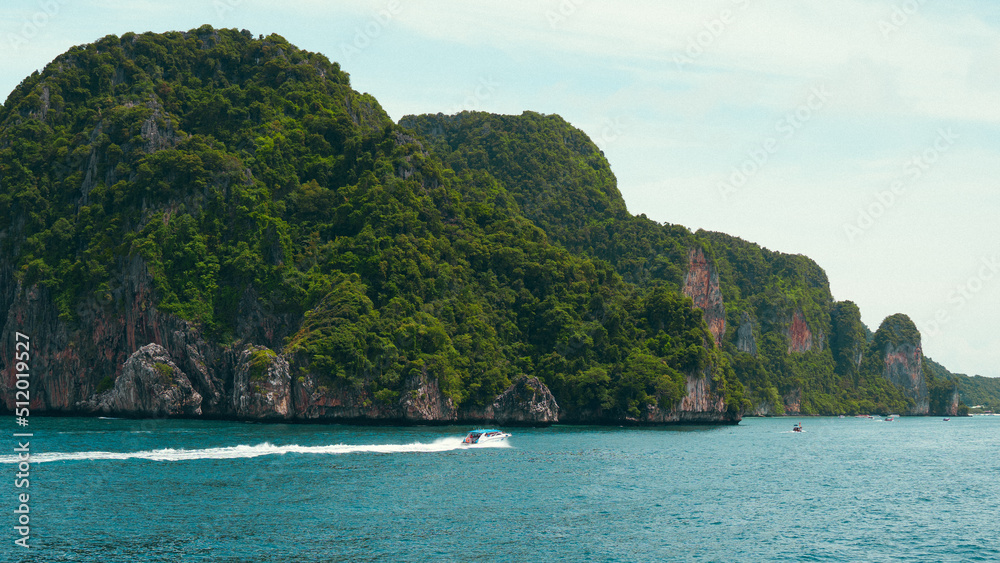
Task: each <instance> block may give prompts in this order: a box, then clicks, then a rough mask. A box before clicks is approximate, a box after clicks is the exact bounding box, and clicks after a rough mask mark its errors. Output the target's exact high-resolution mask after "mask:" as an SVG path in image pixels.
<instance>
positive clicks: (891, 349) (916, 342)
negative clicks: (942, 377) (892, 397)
mask: <svg viewBox="0 0 1000 563" xmlns="http://www.w3.org/2000/svg"><path fill="white" fill-rule="evenodd" d="M868 354H869V356H870V357H871V360H870V361H871V362H873V365H874V366H876V367H881V371H882V377H884V378H885V379H887V380H888V381H889V382H890V383H892V384H893V385H896V386H898V387H901V388H902V389H903V392H904V393H905V394H906V396H907V397H908V398H909V399H911V400H912V401H913V406H912V407H911V408H910V411H909V412H908V413H906V414H913V415H925V414H928V413H929V412H930V393H929V391H928V388H927V380H926V379H925V378H924V370H923V364H922V362H923V357H924V355H923V351H922V349H921V345H920V332H919V331H918V330H917V327H916V325H915V324H913V321H912V320H910V317H908V316H906V315H903V314H897V315H892V316H889V317H886V318H885V320H883V321H882V324H881V326H879V328H878V330H877V331H876V332H875V336H874V338H872V343H871V346H870V348H869V353H868Z"/></svg>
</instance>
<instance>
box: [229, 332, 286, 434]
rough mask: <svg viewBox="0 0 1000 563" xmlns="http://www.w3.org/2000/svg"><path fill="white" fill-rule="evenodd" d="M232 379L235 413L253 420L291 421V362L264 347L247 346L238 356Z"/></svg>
mask: <svg viewBox="0 0 1000 563" xmlns="http://www.w3.org/2000/svg"><path fill="white" fill-rule="evenodd" d="M234 363H235V370H234V373H233V380H232V396H231V402H230V404H231V405H232V413H233V414H234V415H235V416H236V417H237V418H245V419H251V420H268V419H289V418H292V417H293V416H294V415H295V411H294V409H293V406H292V377H291V374H290V373H289V369H288V360H286V359H285V358H284V357H283V356H279V355H278V354H275V353H274V352H273V351H271V350H270V349H269V348H266V347H264V346H247V347H246V348H243V349H242V350H240V351H239V352H238V353H236V359H235V362H234Z"/></svg>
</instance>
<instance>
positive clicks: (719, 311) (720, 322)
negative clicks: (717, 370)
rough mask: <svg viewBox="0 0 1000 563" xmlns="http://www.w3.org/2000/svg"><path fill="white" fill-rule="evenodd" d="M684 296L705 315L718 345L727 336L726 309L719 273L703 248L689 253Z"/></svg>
mask: <svg viewBox="0 0 1000 563" xmlns="http://www.w3.org/2000/svg"><path fill="white" fill-rule="evenodd" d="M682 291H683V293H684V295H686V296H688V297H690V298H691V299H692V300H693V301H694V306H695V307H697V308H699V309H701V310H702V312H704V314H705V323H706V324H708V330H709V331H710V332H711V333H712V337H713V338H714V339H715V343H716V345H719V344H721V343H722V337H723V335H725V334H726V307H725V305H723V303H722V289H721V288H720V287H719V273H718V272H717V271H716V269H715V267H714V266H713V265H712V263H711V262H709V261H708V258H706V257H705V252H704V251H703V250H702V249H701V248H692V249H691V250H689V251H688V270H687V274H685V276H684V287H683V289H682Z"/></svg>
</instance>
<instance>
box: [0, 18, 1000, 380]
mask: <svg viewBox="0 0 1000 563" xmlns="http://www.w3.org/2000/svg"><path fill="white" fill-rule="evenodd" d="M206 23H207V24H211V25H213V26H215V27H232V28H240V29H248V30H250V31H251V32H253V33H254V34H263V35H268V34H270V33H277V34H279V35H281V36H283V37H285V38H286V39H287V40H289V41H290V42H291V43H293V44H295V45H297V46H298V47H300V48H303V49H307V50H310V51H316V52H320V53H323V54H325V55H326V56H327V57H329V58H330V59H331V60H334V61H337V62H339V63H340V64H341V66H342V68H343V69H344V70H345V71H347V72H348V73H349V74H350V75H351V82H352V85H353V87H354V88H355V89H356V90H359V91H362V92H368V93H370V94H372V95H374V96H375V97H376V98H377V99H378V100H379V101H380V103H381V104H382V106H383V107H384V109H385V110H386V111H387V112H388V113H389V115H390V116H391V117H392V118H393V119H395V120H397V121H398V120H399V119H400V118H401V117H403V116H404V115H408V114H420V113H438V112H442V113H456V112H459V111H462V110H478V111H489V112H493V113H505V114H520V113H521V112H522V111H525V110H531V111H537V112H541V113H550V114H551V113H555V114H559V115H561V116H563V117H564V118H565V119H566V120H567V121H569V122H570V123H572V124H573V125H575V126H576V127H578V128H580V129H582V130H583V131H585V132H586V133H587V134H589V135H590V137H591V138H592V139H593V140H594V142H596V143H597V144H598V146H600V147H601V149H602V150H603V151H604V152H605V155H606V156H607V158H608V160H609V162H610V163H611V167H612V170H613V171H614V173H615V175H616V176H617V178H618V187H619V190H620V191H621V193H622V195H623V196H624V198H625V201H626V203H627V205H628V208H629V210H630V211H631V212H632V213H634V214H640V213H643V214H645V215H646V216H648V217H649V218H651V219H654V220H657V221H660V222H667V223H676V224H681V225H684V226H687V227H689V228H690V229H692V230H697V229H707V230H713V231H722V232H725V233H729V234H731V235H734V236H738V237H740V238H743V239H745V240H749V241H752V242H755V243H758V244H760V245H762V246H764V247H766V248H768V249H770V250H776V251H781V252H787V253H791V254H805V255H807V256H809V257H810V258H812V259H814V260H815V261H816V262H817V263H819V265H820V266H822V267H823V268H824V269H825V270H826V273H827V275H828V277H829V279H830V285H831V289H832V291H833V296H834V298H835V299H837V300H851V301H854V302H855V303H857V304H858V306H859V307H860V308H861V313H862V320H863V321H864V322H865V324H867V325H868V326H869V327H870V328H871V329H872V330H875V329H877V328H878V326H879V324H880V323H881V322H882V320H883V319H884V318H885V317H886V316H888V315H891V314H894V313H906V314H908V315H910V317H911V318H912V319H913V320H914V321H915V322H916V323H917V326H918V328H920V330H921V333H922V335H923V349H924V353H925V355H927V356H929V357H931V358H933V359H935V360H936V361H938V362H941V363H942V364H944V365H945V366H946V367H948V368H949V369H950V370H952V371H954V372H958V373H966V374H969V375H974V374H980V375H985V376H991V377H997V376H1000V331H998V330H997V328H998V322H1000V220H998V214H1000V190H998V189H997V183H998V182H997V178H1000V3H998V2H994V1H991V0H978V1H973V0H951V1H949V2H943V1H938V0H894V1H881V0H769V1H767V2H764V1H762V0H675V1H667V2H664V1H654V0H635V1H616V2H610V1H605V2H601V1H597V0H530V1H529V0H506V1H504V2H490V1H486V0H461V1H459V0H438V1H435V2H408V1H406V0H377V1H363V0H345V1H340V2H336V1H320V0H302V1H298V2H295V1H289V2H282V3H277V2H272V1H265V0H157V1H155V2H154V1H149V0H130V1H124V0H5V1H4V3H3V5H2V6H0V98H4V99H5V98H6V96H7V94H8V93H9V92H10V91H11V90H12V89H13V88H14V87H15V86H16V85H17V84H18V83H19V82H20V81H21V80H22V79H24V78H25V77H26V76H28V75H29V74H31V73H32V72H34V71H35V70H41V69H42V68H43V67H44V66H45V65H46V64H47V63H48V62H49V61H51V60H52V59H53V58H55V57H56V56H57V55H59V54H60V53H63V52H65V51H66V50H67V49H68V48H69V47H71V46H73V45H78V44H84V43H90V42H93V41H95V40H96V39H98V38H100V37H103V36H105V35H109V34H115V35H120V34H123V33H126V32H129V31H134V32H144V31H154V32H163V31H170V30H189V29H194V28H197V27H199V26H201V25H203V24H206Z"/></svg>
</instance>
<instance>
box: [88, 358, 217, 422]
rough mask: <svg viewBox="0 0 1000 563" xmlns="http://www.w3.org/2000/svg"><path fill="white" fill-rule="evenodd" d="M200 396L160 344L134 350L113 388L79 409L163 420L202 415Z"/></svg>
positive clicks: (96, 396) (99, 394)
mask: <svg viewBox="0 0 1000 563" xmlns="http://www.w3.org/2000/svg"><path fill="white" fill-rule="evenodd" d="M201 399H202V398H201V394H199V393H198V392H197V391H195V390H194V387H193V386H192V385H191V381H190V380H189V379H188V377H187V375H186V374H185V373H184V372H183V371H181V369H180V368H179V367H177V364H175V363H174V361H173V359H172V358H171V357H170V354H169V353H167V350H166V349H165V348H164V347H163V346H160V345H159V344H147V345H145V346H143V347H142V348H139V349H138V350H136V351H135V353H133V354H132V355H131V356H129V359H128V360H127V361H126V362H125V365H124V366H122V373H121V375H119V376H118V378H117V379H115V382H114V387H113V388H112V389H110V390H107V391H105V392H103V393H98V394H97V395H95V396H94V397H93V398H91V399H90V400H87V401H84V402H82V403H80V405H79V406H80V410H82V411H85V412H99V413H101V414H111V415H118V416H135V417H163V416H196V415H200V414H202V409H201Z"/></svg>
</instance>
